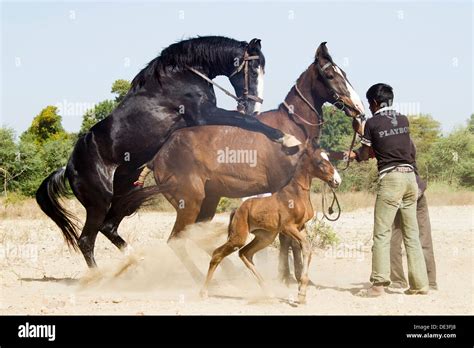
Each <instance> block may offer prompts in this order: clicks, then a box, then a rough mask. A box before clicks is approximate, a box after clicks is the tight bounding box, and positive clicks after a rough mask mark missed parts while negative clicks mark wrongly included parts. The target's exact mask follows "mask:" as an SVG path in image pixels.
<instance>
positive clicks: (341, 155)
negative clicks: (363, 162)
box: [327, 151, 357, 162]
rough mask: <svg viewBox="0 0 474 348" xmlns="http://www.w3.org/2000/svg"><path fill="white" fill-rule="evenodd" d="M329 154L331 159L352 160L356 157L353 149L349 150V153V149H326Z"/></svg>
mask: <svg viewBox="0 0 474 348" xmlns="http://www.w3.org/2000/svg"><path fill="white" fill-rule="evenodd" d="M327 153H328V155H329V159H330V160H331V161H346V162H347V160H351V161H352V160H353V159H356V158H357V154H356V153H355V152H354V151H351V153H350V154H349V151H327Z"/></svg>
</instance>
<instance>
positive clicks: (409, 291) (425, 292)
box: [404, 289, 428, 295]
mask: <svg viewBox="0 0 474 348" xmlns="http://www.w3.org/2000/svg"><path fill="white" fill-rule="evenodd" d="M404 294H405V295H428V290H415V289H406V290H405V291H404Z"/></svg>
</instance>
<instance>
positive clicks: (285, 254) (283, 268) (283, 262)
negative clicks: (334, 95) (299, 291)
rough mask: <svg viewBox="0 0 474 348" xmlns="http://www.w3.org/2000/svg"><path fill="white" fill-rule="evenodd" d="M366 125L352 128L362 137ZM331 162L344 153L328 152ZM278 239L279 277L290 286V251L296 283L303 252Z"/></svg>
mask: <svg viewBox="0 0 474 348" xmlns="http://www.w3.org/2000/svg"><path fill="white" fill-rule="evenodd" d="M364 125H365V122H357V121H356V120H355V119H354V120H353V122H352V128H353V129H354V132H356V133H358V134H360V135H362V134H364ZM327 154H328V156H329V160H330V161H335V160H338V161H340V160H344V157H345V155H344V153H341V152H339V151H336V152H335V151H327ZM370 155H371V156H372V157H373V156H374V155H373V153H371V154H370ZM346 157H347V160H351V159H353V158H352V156H349V154H347V155H346ZM278 239H279V241H280V253H279V256H278V277H279V278H280V280H281V281H282V282H283V283H285V284H286V285H289V284H290V283H291V282H292V281H294V280H295V279H292V276H291V272H290V263H289V256H290V249H291V252H292V254H293V265H294V271H295V278H296V281H297V282H299V281H300V278H301V273H302V270H303V260H302V250H301V246H300V245H299V243H298V242H297V241H295V240H293V239H291V238H290V237H288V236H286V235H285V234H281V233H280V234H279V235H278ZM309 284H310V285H315V284H314V283H313V282H312V281H311V280H310V281H309Z"/></svg>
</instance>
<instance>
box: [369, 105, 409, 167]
mask: <svg viewBox="0 0 474 348" xmlns="http://www.w3.org/2000/svg"><path fill="white" fill-rule="evenodd" d="M409 132H410V130H409V122H408V118H407V117H406V116H404V115H401V114H399V113H397V112H396V111H394V110H387V109H386V108H384V109H380V110H379V111H378V112H377V113H375V115H374V116H373V117H372V118H370V119H369V120H367V122H366V124H365V129H364V136H363V137H362V140H361V143H362V144H363V145H366V146H371V147H372V149H373V150H374V154H375V158H377V167H378V170H379V174H383V173H386V172H389V171H390V170H392V169H393V168H395V167H399V166H408V167H411V168H414V165H415V158H414V156H413V153H412V152H413V149H412V143H411V139H410V133H409Z"/></svg>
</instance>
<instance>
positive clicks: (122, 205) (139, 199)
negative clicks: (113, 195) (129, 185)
mask: <svg viewBox="0 0 474 348" xmlns="http://www.w3.org/2000/svg"><path fill="white" fill-rule="evenodd" d="M170 187H171V185H167V184H164V185H160V186H156V185H154V186H148V187H143V188H139V189H137V190H134V191H132V192H130V193H128V194H126V195H123V196H122V197H120V198H119V199H118V200H117V201H116V202H114V208H115V209H116V212H121V213H122V214H123V215H124V216H127V215H131V214H133V213H134V212H135V211H136V210H137V209H138V208H140V207H141V206H142V205H143V204H145V203H147V202H149V201H151V200H152V199H153V198H154V197H155V196H156V195H157V194H160V193H163V192H166V191H167V190H169V189H170Z"/></svg>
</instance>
